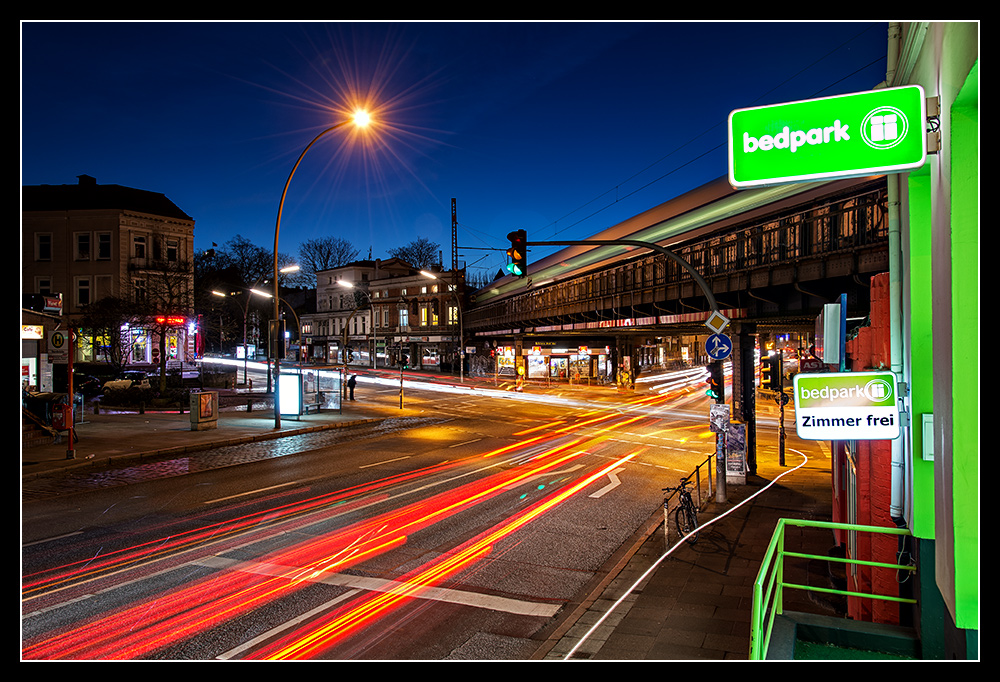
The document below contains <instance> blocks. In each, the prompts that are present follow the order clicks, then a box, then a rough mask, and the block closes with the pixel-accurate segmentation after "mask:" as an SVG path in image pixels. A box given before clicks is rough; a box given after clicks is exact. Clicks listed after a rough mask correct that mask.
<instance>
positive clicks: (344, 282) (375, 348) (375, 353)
mask: <svg viewBox="0 0 1000 682" xmlns="http://www.w3.org/2000/svg"><path fill="white" fill-rule="evenodd" d="M337 284H339V285H340V286H342V287H347V288H348V289H354V290H355V291H360V292H361V293H362V294H364V295H365V296H367V297H368V305H369V306H370V307H371V309H372V369H378V362H377V361H376V357H377V356H378V337H377V335H376V332H375V303H374V302H373V301H372V297H371V294H369V293H368V292H367V291H365V290H364V289H359V288H357V287H356V286H354V282H348V281H347V280H346V279H338V280H337ZM356 312H357V309H355V310H354V311H353V312H352V313H351V317H354V313H356ZM351 317H348V318H347V323H346V324H345V325H344V339H345V341H344V344H343V345H344V348H345V350H346V347H347V342H346V339H347V327H348V326H349V325H350V324H351ZM342 352H343V351H342ZM344 358H345V360H344V364H345V365H346V364H347V360H346V358H347V356H346V355H345V356H344Z"/></svg>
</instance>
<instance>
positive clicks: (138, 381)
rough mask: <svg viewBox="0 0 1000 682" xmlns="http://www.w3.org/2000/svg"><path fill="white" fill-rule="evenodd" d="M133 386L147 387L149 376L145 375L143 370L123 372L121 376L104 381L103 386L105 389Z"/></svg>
mask: <svg viewBox="0 0 1000 682" xmlns="http://www.w3.org/2000/svg"><path fill="white" fill-rule="evenodd" d="M133 386H136V387H138V388H149V377H147V376H146V373H145V372H136V371H133V372H125V373H124V374H123V375H122V377H121V378H119V379H113V380H111V381H108V382H105V384H104V387H103V388H104V390H105V391H106V390H108V389H109V388H111V389H115V388H132V387H133Z"/></svg>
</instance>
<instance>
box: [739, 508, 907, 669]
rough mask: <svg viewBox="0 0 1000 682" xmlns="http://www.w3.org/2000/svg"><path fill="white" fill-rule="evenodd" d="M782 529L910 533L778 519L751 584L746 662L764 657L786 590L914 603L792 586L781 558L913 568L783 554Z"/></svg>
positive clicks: (809, 555) (845, 591) (891, 597)
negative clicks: (798, 527)
mask: <svg viewBox="0 0 1000 682" xmlns="http://www.w3.org/2000/svg"><path fill="white" fill-rule="evenodd" d="M785 526H800V527H811V528H828V529H840V530H846V531H849V532H864V533H883V534H886V535H910V531H909V530H908V529H906V528H883V527H880V526H859V525H856V524H850V523H832V522H827V521H805V520H802V519H779V520H778V524H777V527H776V528H775V530H774V535H773V536H772V537H771V543H770V544H769V545H768V547H767V552H766V554H765V555H764V559H763V561H762V562H761V566H760V571H759V572H758V573H757V580H756V581H755V582H754V586H753V614H752V616H751V621H750V660H752V661H761V660H764V659H765V658H766V657H767V648H768V645H769V644H770V641H771V630H772V627H773V626H774V618H775V616H777V615H779V614H780V613H781V612H782V601H783V593H784V590H786V589H797V590H811V591H814V592H825V593H827V594H838V595H844V596H848V597H865V598H869V599H882V600H885V601H895V602H902V603H907V604H915V603H916V600H914V599H905V598H902V597H894V596H891V595H878V594H869V593H864V592H853V591H848V590H835V589H832V588H824V587H813V586H811V585H798V584H795V583H788V582H785V581H784V559H785V557H793V558H799V559H819V560H821V561H830V562H841V563H847V564H855V565H858V566H875V567H882V568H891V569H895V570H898V571H915V570H916V567H915V566H901V565H898V564H888V563H882V562H877V561H862V560H860V559H850V558H840V557H830V556H818V555H813V554H803V553H801V552H788V551H785V548H784V544H785Z"/></svg>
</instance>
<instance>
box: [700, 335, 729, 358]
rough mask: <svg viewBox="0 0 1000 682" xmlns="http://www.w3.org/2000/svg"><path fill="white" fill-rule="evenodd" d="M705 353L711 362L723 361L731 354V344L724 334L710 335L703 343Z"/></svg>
mask: <svg viewBox="0 0 1000 682" xmlns="http://www.w3.org/2000/svg"><path fill="white" fill-rule="evenodd" d="M705 352H706V353H708V355H709V357H710V358H712V359H713V360H725V359H726V358H728V357H729V354H730V353H732V352H733V342H732V341H731V340H730V339H729V337H728V336H726V335H725V334H712V335H711V336H709V337H708V340H707V341H706V342H705Z"/></svg>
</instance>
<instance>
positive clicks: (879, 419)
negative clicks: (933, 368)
mask: <svg viewBox="0 0 1000 682" xmlns="http://www.w3.org/2000/svg"><path fill="white" fill-rule="evenodd" d="M794 385H795V431H796V433H797V434H798V436H799V438H803V439H805V440H892V439H894V438H897V437H898V436H899V407H898V406H897V404H896V376H895V375H894V374H893V373H892V372H843V373H822V374H803V373H800V374H796V375H795V381H794Z"/></svg>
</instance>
